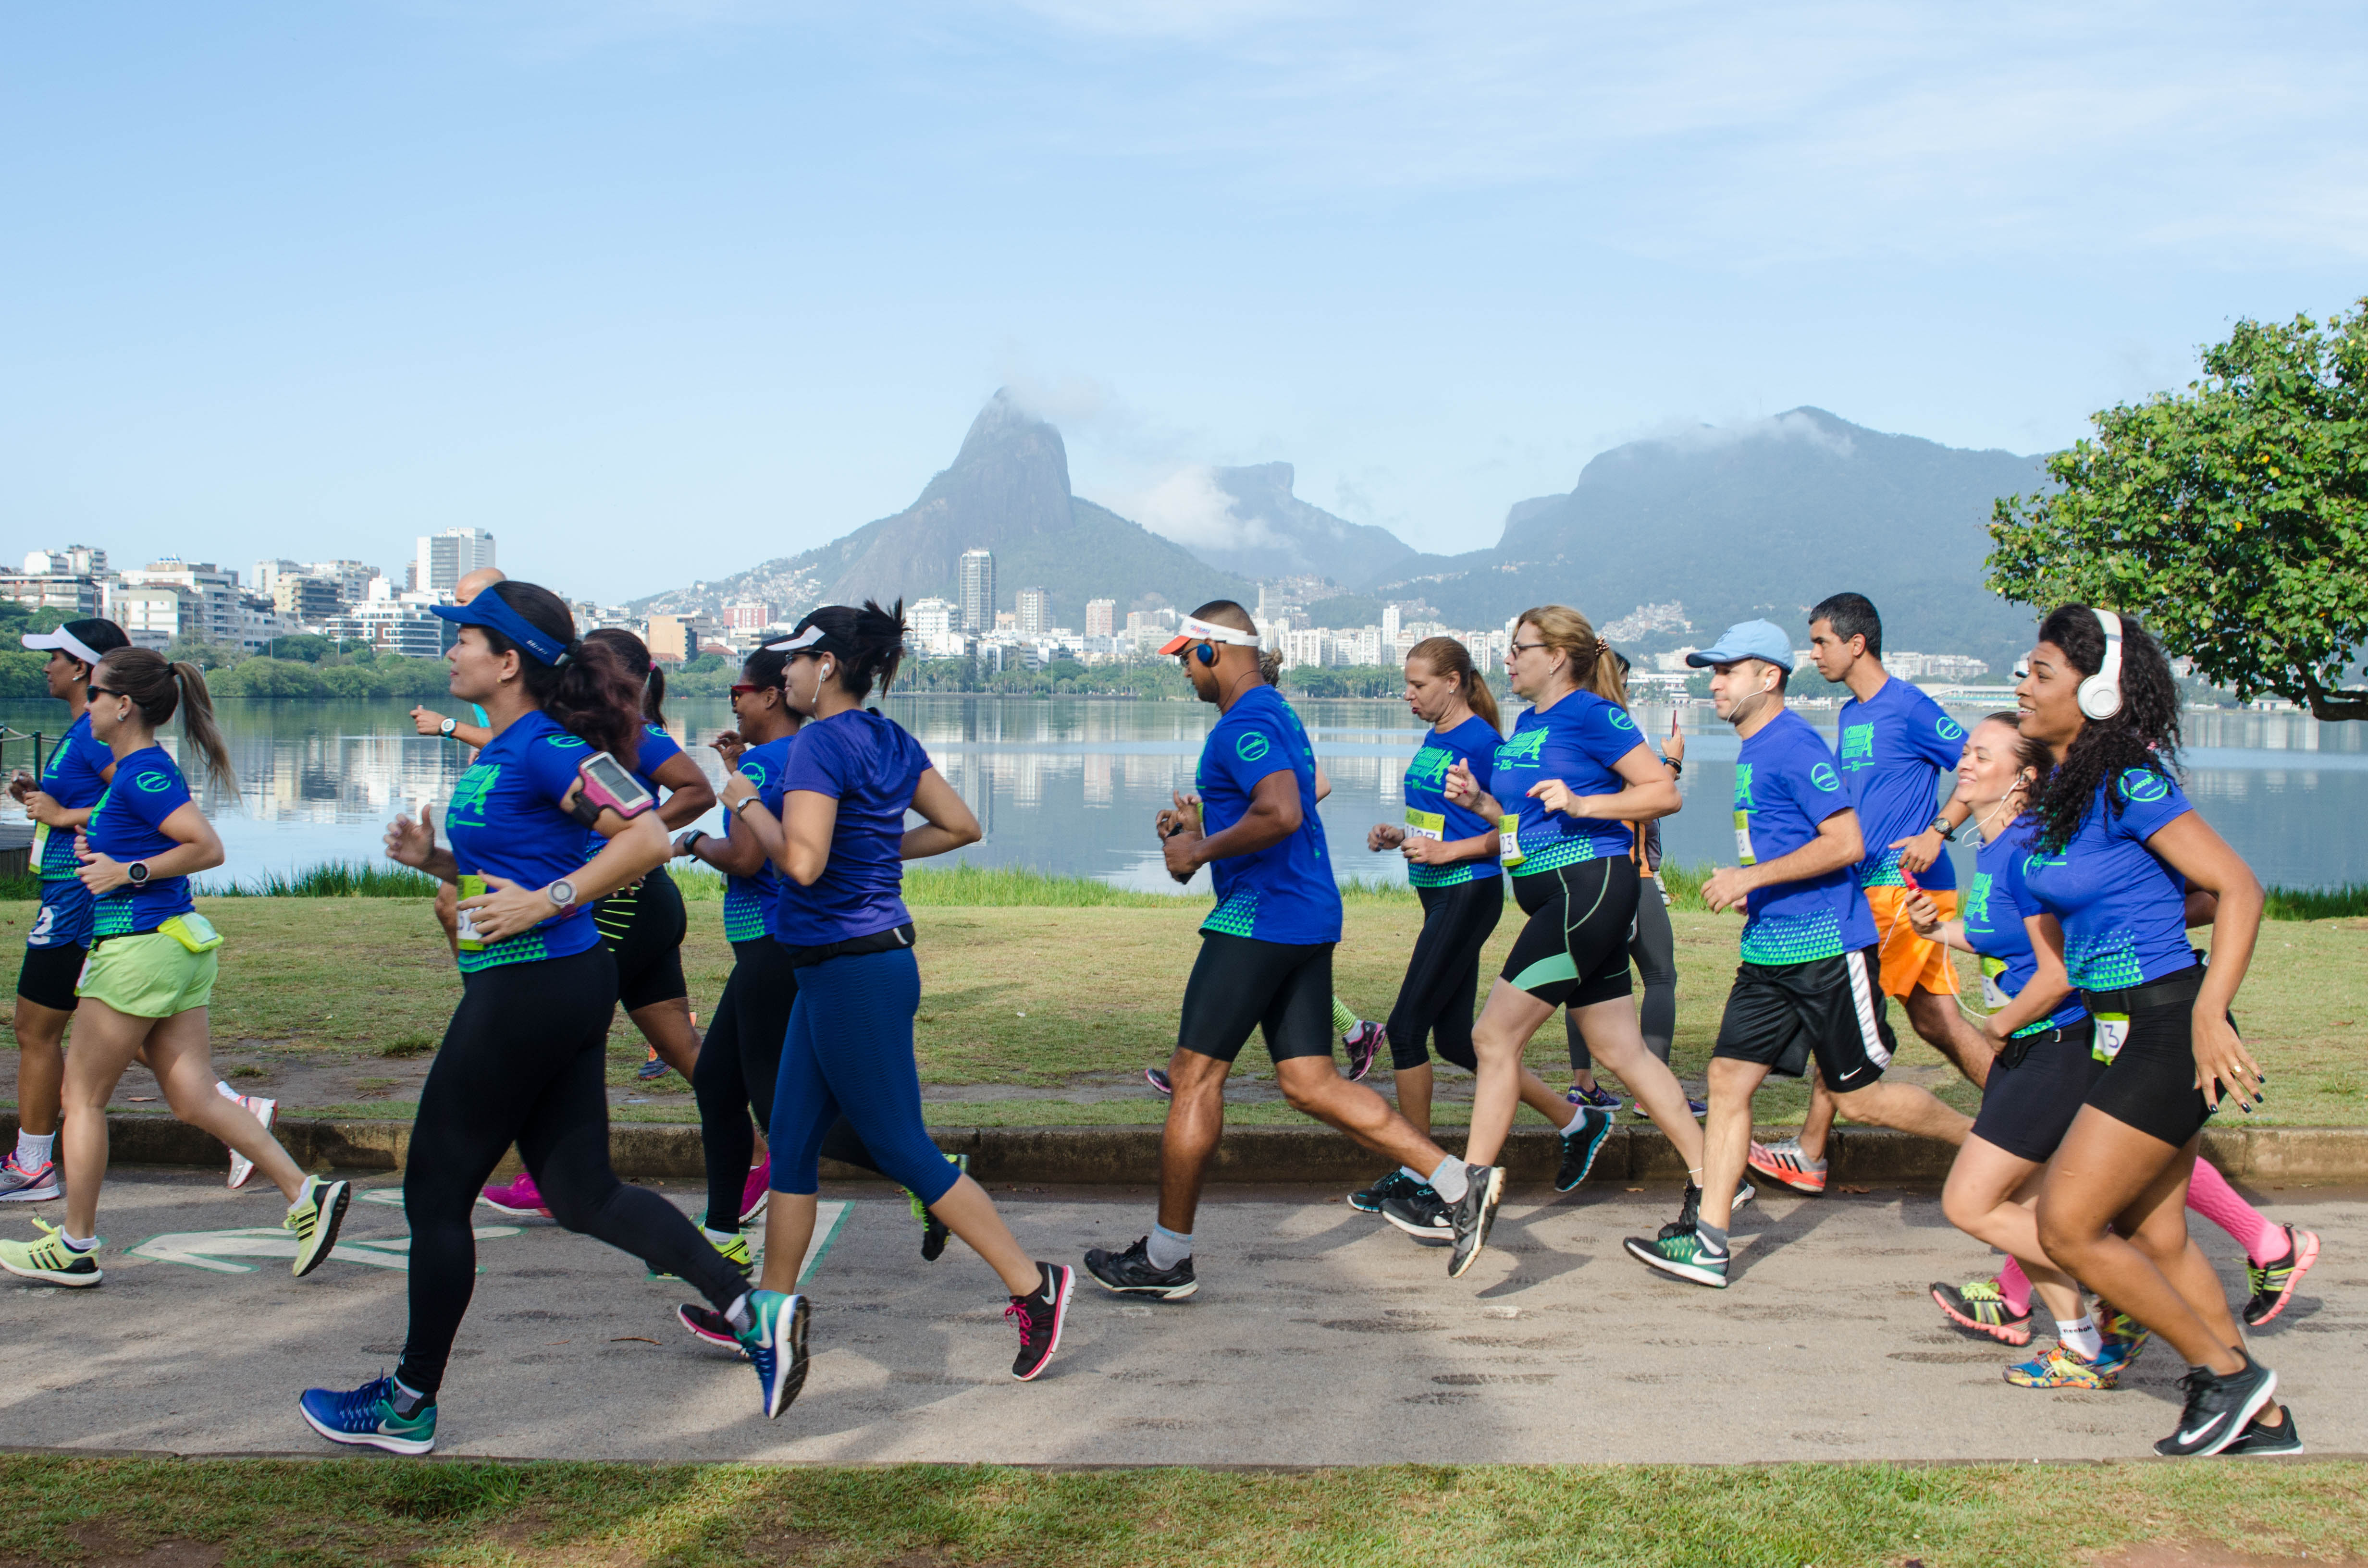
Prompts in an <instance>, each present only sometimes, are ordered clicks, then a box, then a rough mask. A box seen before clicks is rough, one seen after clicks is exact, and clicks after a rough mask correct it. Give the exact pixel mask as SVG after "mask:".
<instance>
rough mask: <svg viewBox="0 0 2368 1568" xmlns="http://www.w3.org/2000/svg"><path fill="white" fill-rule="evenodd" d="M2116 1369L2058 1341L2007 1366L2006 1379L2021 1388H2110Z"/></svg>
mask: <svg viewBox="0 0 2368 1568" xmlns="http://www.w3.org/2000/svg"><path fill="white" fill-rule="evenodd" d="M2115 1376H2116V1373H2115V1371H2114V1370H2113V1369H2109V1368H2105V1367H2102V1366H2100V1365H2099V1364H2098V1363H2096V1362H2094V1361H2090V1360H2087V1359H2085V1358H2082V1356H2081V1354H2080V1353H2079V1352H2078V1350H2075V1349H2073V1348H2071V1347H2070V1346H2066V1345H2062V1344H2056V1345H2051V1346H2048V1347H2047V1348H2046V1349H2044V1350H2043V1351H2041V1352H2040V1353H2039V1354H2038V1355H2036V1356H2033V1357H2032V1358H2031V1359H2030V1360H2028V1361H2023V1362H2019V1363H2018V1364H2016V1365H2014V1366H2011V1367H2009V1368H2008V1369H2006V1381H2008V1382H2010V1383H2012V1384H2013V1385H2014V1386H2015V1387H2017V1388H2019V1389H2109V1388H2112V1386H2113V1379H2114V1377H2115Z"/></svg>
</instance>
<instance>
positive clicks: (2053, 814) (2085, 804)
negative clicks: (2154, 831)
mask: <svg viewBox="0 0 2368 1568" xmlns="http://www.w3.org/2000/svg"><path fill="white" fill-rule="evenodd" d="M2039 640H2040V641H2041V642H2053V643H2054V644H2055V646H2057V647H2058V648H2061V649H2063V650H2064V656H2065V657H2066V659H2068V660H2069V661H2071V665H2072V667H2073V668H2074V669H2076V670H2078V671H2079V672H2080V674H2081V675H2082V676H2092V675H2095V674H2096V673H2097V671H2098V670H2099V669H2100V668H2102V667H2103V665H2104V663H2105V632H2104V629H2103V628H2102V627H2100V626H2099V625H2098V624H2097V612H2096V611H2095V610H2093V609H2091V608H2089V607H2088V606H2087V605H2059V606H2057V607H2056V608H2055V609H2053V610H2050V611H2049V612H2048V615H2047V619H2045V620H2043V621H2041V622H2040V623H2039ZM2178 766H2179V682H2178V681H2177V680H2176V679H2174V678H2173V677H2172V676H2171V673H2170V661H2169V659H2167V658H2165V657H2163V652H2162V645H2161V644H2160V643H2158V642H2156V641H2155V640H2154V638H2153V637H2152V636H2150V635H2149V634H2148V633H2147V631H2146V628H2145V627H2143V626H2141V625H2139V624H2138V622H2137V619H2136V618H2135V616H2127V615H2125V616H2123V617H2122V710H2121V711H2120V712H2118V713H2116V714H2114V715H2113V716H2112V718H2110V719H2089V720H2087V721H2086V722H2083V723H2082V724H2081V726H2080V733H2079V734H2078V737H2076V738H2075V739H2074V740H2073V742H2072V745H2071V749H2070V750H2068V751H2066V753H2065V754H2064V762H2063V766H2061V767H2056V768H2055V769H2054V770H2053V771H2050V772H2047V773H2044V774H2042V775H2041V777H2040V780H2039V784H2038V786H2037V787H2036V788H2035V789H2033V790H2032V792H2031V806H2030V812H2031V814H2032V816H2033V817H2036V818H2037V819H2038V821H2039V847H2040V848H2041V849H2042V850H2043V851H2044V852H2046V853H2048V854H2056V853H2059V852H2061V851H2062V849H2063V848H2064V846H2066V844H2069V843H2071V842H2072V835H2074V834H2076V833H2078V832H2079V831H2080V824H2081V823H2082V822H2084V821H2085V820H2087V818H2088V815H2089V808H2090V807H2092V806H2094V805H2095V804H2096V801H2097V794H2098V791H2099V790H2100V788H2101V787H2102V786H2103V784H2104V782H2105V780H2107V779H2108V778H2120V777H2121V776H2122V775H2123V773H2124V772H2126V771H2128V770H2129V769H2131V768H2134V767H2135V768H2144V769H2145V770H2146V771H2147V772H2149V773H2159V774H2161V775H2162V776H2163V777H2164V778H2176V777H2177V773H2176V769H2177V768H2178ZM2104 796H2105V810H2106V811H2108V812H2111V813H2112V814H2113V815H2114V816H2119V815H2121V813H2122V798H2121V794H2120V792H2119V791H2118V790H2105V791H2104Z"/></svg>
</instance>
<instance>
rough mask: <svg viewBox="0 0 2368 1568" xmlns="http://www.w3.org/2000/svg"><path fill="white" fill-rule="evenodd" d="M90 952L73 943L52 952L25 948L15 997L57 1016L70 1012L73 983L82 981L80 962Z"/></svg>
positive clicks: (57, 947) (64, 943)
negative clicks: (56, 1012)
mask: <svg viewBox="0 0 2368 1568" xmlns="http://www.w3.org/2000/svg"><path fill="white" fill-rule="evenodd" d="M89 952H90V949H88V948H85V947H83V946H81V945H80V944H79V943H74V942H61V943H59V944H58V945H57V946H56V947H54V948H27V949H25V967H24V968H22V969H20V970H18V971H17V995H19V996H22V997H23V998H24V999H25V1000H26V1001H28V1002H31V1003H34V1004H36V1005H37V1006H43V1007H54V1008H56V1009H57V1010H58V1011H59V1012H61V1013H71V1012H73V1011H74V983H75V982H77V981H79V980H80V979H82V960H84V959H85V957H86V956H88V954H89Z"/></svg>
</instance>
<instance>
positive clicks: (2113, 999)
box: [2085, 964, 2227, 1148]
mask: <svg viewBox="0 0 2368 1568" xmlns="http://www.w3.org/2000/svg"><path fill="white" fill-rule="evenodd" d="M2202 986H2203V965H2201V964H2198V965H2196V966H2195V967H2194V968H2192V969H2188V970H2182V971H2180V972H2179V973H2178V974H2174V975H2169V976H2167V977H2166V978H2164V979H2162V980H2158V981H2156V982H2154V983H2151V984H2148V985H2146V986H2142V987H2140V988H2139V990H2138V994H2143V995H2146V996H2147V997H2148V998H2149V999H2150V1000H2151V1001H2152V1005H2151V1006H2129V1005H2128V998H2129V997H2130V996H2131V993H2129V992H2109V991H2091V992H2088V993H2086V994H2085V1000H2086V1001H2087V1002H2088V1005H2089V1014H2090V1016H2091V1017H2093V1018H2094V1019H2095V1020H2096V1023H2097V1027H2098V1032H2099V1033H2100V1035H2102V1034H2104V1033H2105V1032H2106V1030H2107V1029H2108V1028H2112V1025H2111V1024H2110V1023H2109V1020H2111V1019H2112V1018H2113V1017H2115V1016H2116V1015H2119V1016H2122V1017H2126V1018H2127V1019H2128V1020H2129V1022H2128V1024H2127V1025H2126V1026H2125V1028H2126V1030H2127V1032H2126V1034H2125V1035H2124V1036H2123V1042H2122V1046H2121V1049H2120V1050H2119V1051H2115V1052H2114V1053H2113V1060H2112V1064H2111V1065H2109V1066H2107V1067H2106V1068H2105V1070H2104V1071H2103V1072H2102V1073H2100V1074H2098V1076H2097V1081H2096V1083H2095V1084H2094V1085H2092V1086H2091V1087H2090V1088H2089V1099H2088V1103H2089V1104H2090V1105H2092V1106H2095V1107H2096V1108H2098V1109H2099V1110H2101V1111H2103V1112H2104V1113H2105V1114H2106V1115H2107V1116H2110V1117H2112V1119H2114V1120H2115V1121H2118V1122H2120V1123H2122V1124H2123V1126H2125V1127H2135V1128H2136V1129H2137V1130H2138V1131H2140V1132H2143V1133H2145V1134H2146V1136H2147V1137H2149V1138H2159V1139H2161V1140H2162V1141H2163V1142H2166V1143H2168V1144H2169V1145H2170V1146H2171V1147H2173V1148H2180V1147H2183V1146H2184V1145H2185V1144H2186V1142H2187V1141H2188V1140H2189V1139H2191V1138H2192V1137H2194V1136H2195V1135H2196V1134H2197V1133H2199V1132H2201V1131H2203V1124H2204V1123H2205V1122H2207V1121H2209V1120H2211V1119H2212V1107H2211V1106H2209V1105H2207V1104H2206V1103H2205V1102H2204V1098H2203V1090H2202V1089H2199V1088H2197V1087H2196V1086H2195V993H2196V992H2197V991H2198V990H2199V989H2201V988H2202ZM2221 1092H2222V1093H2223V1094H2224V1095H2225V1094H2226V1092H2227V1091H2226V1085H2223V1087H2222V1091H2221Z"/></svg>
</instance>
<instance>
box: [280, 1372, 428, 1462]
mask: <svg viewBox="0 0 2368 1568" xmlns="http://www.w3.org/2000/svg"><path fill="white" fill-rule="evenodd" d="M296 1408H297V1409H298V1410H300V1411H302V1412H303V1414H304V1421H305V1424H306V1425H307V1426H311V1427H312V1428H313V1431H315V1432H318V1433H319V1434H321V1436H323V1437H326V1438H328V1439H329V1441H331V1442H333V1443H345V1444H348V1445H350V1446H352V1447H356V1448H364V1449H385V1450H386V1451H387V1452H388V1453H391V1454H425V1453H431V1452H433V1451H434V1450H435V1448H436V1406H435V1405H434V1404H433V1403H423V1404H421V1405H420V1407H419V1408H418V1409H416V1410H415V1411H413V1412H412V1413H411V1414H410V1415H398V1414H397V1413H396V1411H395V1408H394V1380H393V1378H373V1379H371V1380H370V1381H369V1382H366V1383H364V1384H363V1385H362V1386H361V1387H359V1388H358V1389H353V1390H350V1391H348V1392H344V1393H340V1392H337V1391H336V1389H306V1390H305V1391H304V1393H303V1397H302V1398H301V1399H299V1400H297V1402H296Z"/></svg>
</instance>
